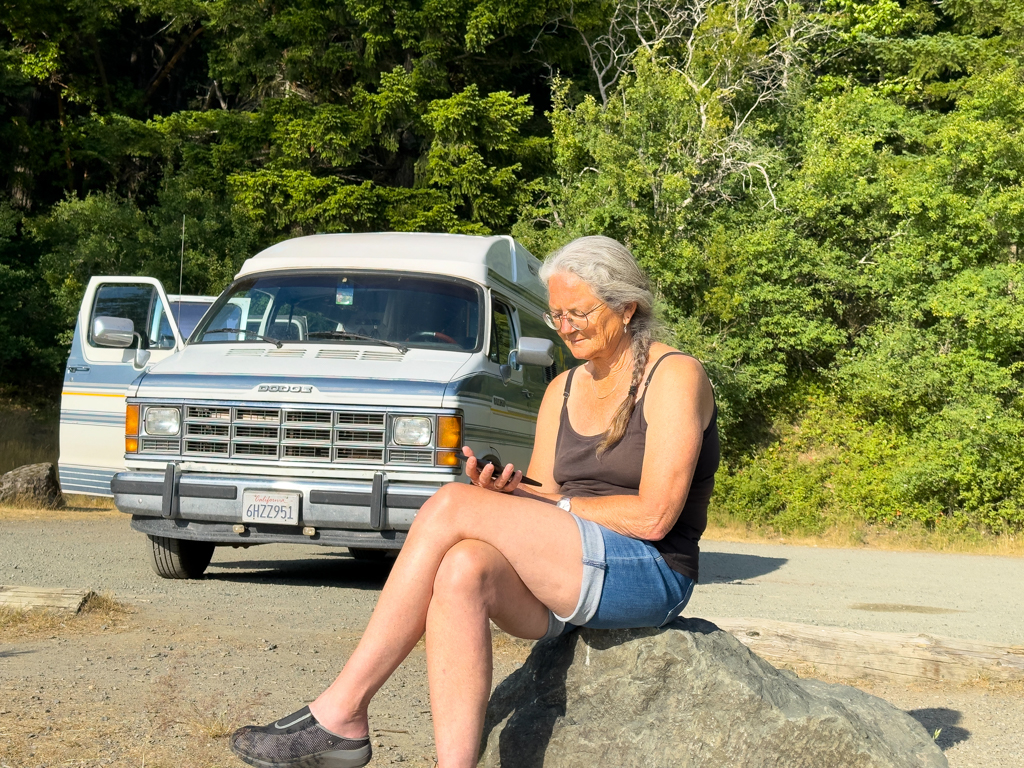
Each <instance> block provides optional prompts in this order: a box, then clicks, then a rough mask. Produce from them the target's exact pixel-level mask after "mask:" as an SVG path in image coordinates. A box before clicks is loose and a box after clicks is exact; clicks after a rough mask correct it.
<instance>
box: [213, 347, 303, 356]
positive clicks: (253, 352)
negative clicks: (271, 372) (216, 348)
mask: <svg viewBox="0 0 1024 768" xmlns="http://www.w3.org/2000/svg"><path fill="white" fill-rule="evenodd" d="M305 355H306V350H304V349H302V348H295V347H288V348H282V349H261V348H259V347H233V348H232V349H229V350H228V354H227V356H228V357H305Z"/></svg>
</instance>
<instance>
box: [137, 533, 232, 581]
mask: <svg viewBox="0 0 1024 768" xmlns="http://www.w3.org/2000/svg"><path fill="white" fill-rule="evenodd" d="M146 535H147V536H148V537H149V546H148V547H147V548H146V550H147V552H148V553H149V564H150V565H151V566H152V567H153V570H154V571H156V575H157V576H160V577H162V578H164V579H198V578H199V577H200V576H202V575H203V572H204V571H205V570H206V566H208V565H209V564H210V560H212V559H213V550H214V546H215V545H214V544H212V543H210V542H208V541H186V540H185V539H170V538H167V537H166V536H153V535H152V534H146Z"/></svg>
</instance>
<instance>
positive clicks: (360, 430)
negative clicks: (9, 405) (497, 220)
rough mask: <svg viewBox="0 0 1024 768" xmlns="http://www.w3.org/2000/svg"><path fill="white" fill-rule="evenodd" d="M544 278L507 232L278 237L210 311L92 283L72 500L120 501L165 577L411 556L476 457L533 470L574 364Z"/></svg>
mask: <svg viewBox="0 0 1024 768" xmlns="http://www.w3.org/2000/svg"><path fill="white" fill-rule="evenodd" d="M539 267H540V262H539V261H538V260H537V259H536V258H534V257H533V256H532V255H531V254H530V253H529V252H528V251H527V250H526V249H525V248H523V246H522V245H520V244H519V243H517V242H516V241H515V240H513V239H512V238H510V237H503V236H495V237H470V236H461V235H441V234H413V233H381V234H337V235H315V236H311V237H301V238H296V239H293V240H287V241H285V242H282V243H278V244H277V245H275V246H272V247H271V248H268V249H267V250H265V251H263V252H261V253H259V254H257V255H256V256H254V257H252V258H251V259H249V260H248V261H246V262H245V264H244V265H243V266H242V269H241V271H240V272H239V273H238V275H237V276H236V277H235V280H234V281H233V282H232V283H231V284H230V285H229V286H228V287H227V288H226V289H225V290H224V292H223V293H222V294H221V295H220V296H219V297H218V298H217V299H216V300H214V301H212V302H210V300H209V299H208V298H207V297H175V298H177V299H178V301H177V302H174V301H172V300H171V297H169V296H168V295H167V294H166V293H165V292H164V288H163V286H162V285H161V284H160V282H159V281H158V280H154V279H152V278H145V277H94V278H92V280H91V281H90V282H89V285H88V287H87V289H86V292H85V296H84V299H83V301H82V307H81V310H80V312H79V316H78V323H77V326H76V328H75V335H74V341H73V343H72V348H71V355H70V358H69V360H68V365H67V371H66V374H65V378H64V387H63V394H62V399H61V431H60V461H59V470H60V480H61V486H62V488H63V490H64V491H65V492H67V493H84V494H97V495H105V496H113V498H114V503H115V504H116V506H117V508H118V509H119V510H120V511H121V512H124V513H125V514H128V515H130V516H131V526H132V528H133V529H135V530H136V531H139V532H140V533H141V534H145V536H146V537H147V547H146V551H147V553H148V557H149V559H150V562H151V564H152V566H153V568H154V570H155V571H156V572H157V573H158V574H159V575H160V576H162V577H165V578H196V577H198V576H200V575H201V574H202V573H203V572H204V570H205V569H206V567H207V566H208V565H209V563H210V559H211V557H212V555H213V551H214V548H215V547H217V546H229V545H230V546H243V547H244V546H252V545H255V544H271V543H309V544H317V545H324V546H338V547H347V548H349V550H350V551H351V552H352V554H353V555H355V556H356V557H362V558H373V557H380V556H383V555H385V554H386V553H387V551H388V550H393V549H399V548H400V547H401V546H402V542H403V541H404V539H405V536H406V533H407V531H408V530H409V527H410V525H411V524H412V521H413V519H414V518H415V517H416V513H417V511H418V510H419V508H420V507H421V506H422V505H423V504H424V503H425V502H426V501H427V500H428V499H429V498H430V497H431V495H432V494H433V493H434V492H436V491H437V489H438V488H440V487H441V486H443V485H444V484H445V483H449V482H467V481H468V479H467V478H466V476H465V474H464V465H463V461H462V453H461V447H462V446H463V445H468V446H470V447H471V448H472V449H473V451H474V453H475V454H476V455H477V456H478V457H480V458H482V459H490V460H491V461H494V462H495V463H498V464H505V463H508V462H512V463H514V464H515V465H516V466H518V467H522V468H525V467H526V465H527V463H528V462H529V458H530V453H531V451H532V447H533V436H534V428H535V425H536V419H537V411H538V408H539V406H540V402H541V399H542V397H543V394H544V389H545V387H546V386H547V384H548V383H549V382H550V381H551V380H552V379H553V378H554V377H555V376H556V375H557V374H558V373H559V372H560V371H562V370H565V368H566V366H567V365H572V364H573V361H572V357H571V355H570V353H569V352H568V350H566V348H565V347H564V345H563V344H562V342H561V340H560V339H559V338H558V336H557V334H556V333H555V332H554V331H553V330H551V329H550V328H548V327H547V326H546V325H545V324H544V322H543V320H542V319H541V315H542V313H543V312H544V311H546V308H547V295H546V291H545V289H544V287H543V285H542V284H541V282H540V281H539V279H538V277H537V273H538V269H539ZM204 302H205V303H208V308H207V309H206V311H205V313H203V314H202V317H201V319H198V320H196V319H195V316H196V315H197V314H198V313H199V312H201V308H200V309H197V308H196V307H197V306H199V305H203V304H204ZM185 304H188V305H190V306H189V308H188V311H187V312H186V311H185V307H184V305H185ZM189 313H191V314H189ZM186 315H188V317H189V318H191V320H190V322H189V325H190V326H191V327H192V328H193V330H191V333H190V334H188V340H187V341H186V338H185V333H183V332H182V325H181V324H180V323H179V322H178V320H179V318H181V319H183V318H184V317H185V316H186Z"/></svg>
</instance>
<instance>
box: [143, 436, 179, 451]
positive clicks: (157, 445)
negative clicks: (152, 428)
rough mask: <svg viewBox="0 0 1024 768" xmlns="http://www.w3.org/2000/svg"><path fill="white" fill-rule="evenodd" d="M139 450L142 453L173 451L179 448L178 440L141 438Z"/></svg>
mask: <svg viewBox="0 0 1024 768" xmlns="http://www.w3.org/2000/svg"><path fill="white" fill-rule="evenodd" d="M141 450H142V451H143V452H144V453H174V454H176V453H177V452H178V451H180V450H181V443H180V442H179V441H178V440H160V439H157V438H154V437H144V438H142V446H141Z"/></svg>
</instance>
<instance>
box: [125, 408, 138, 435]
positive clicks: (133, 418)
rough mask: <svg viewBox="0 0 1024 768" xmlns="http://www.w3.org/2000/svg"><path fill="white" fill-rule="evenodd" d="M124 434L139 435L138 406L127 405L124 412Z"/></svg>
mask: <svg viewBox="0 0 1024 768" xmlns="http://www.w3.org/2000/svg"><path fill="white" fill-rule="evenodd" d="M124 433H125V434H126V435H138V434H139V406H137V405H129V406H128V407H127V408H126V409H125V411H124Z"/></svg>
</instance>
